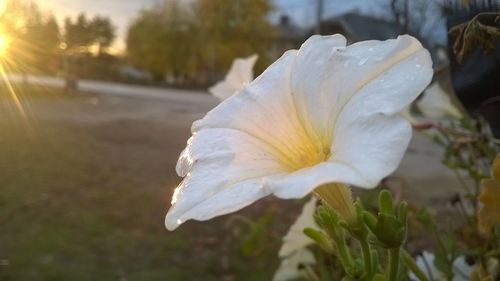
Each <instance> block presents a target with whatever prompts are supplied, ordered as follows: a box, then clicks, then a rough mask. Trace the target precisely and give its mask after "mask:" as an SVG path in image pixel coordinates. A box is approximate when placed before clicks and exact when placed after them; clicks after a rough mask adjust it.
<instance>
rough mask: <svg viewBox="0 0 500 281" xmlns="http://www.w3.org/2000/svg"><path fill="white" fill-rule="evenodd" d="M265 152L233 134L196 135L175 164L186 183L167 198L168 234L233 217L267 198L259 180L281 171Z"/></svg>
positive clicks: (219, 131)
mask: <svg viewBox="0 0 500 281" xmlns="http://www.w3.org/2000/svg"><path fill="white" fill-rule="evenodd" d="M267 149H268V148H267V144H265V143H262V142H261V141H260V140H258V139H255V138H253V137H251V136H248V135H246V134H245V133H242V132H240V131H237V130H232V129H209V130H202V131H200V132H198V133H196V134H195V135H194V136H193V137H192V138H191V139H190V141H189V144H188V147H187V148H186V149H185V150H184V151H183V153H182V155H181V158H180V160H179V163H178V167H177V170H178V172H179V173H180V175H182V176H185V178H184V180H183V181H182V183H181V184H180V185H179V187H177V189H176V190H175V193H174V196H173V197H172V204H173V205H172V207H171V208H170V210H169V212H168V214H167V217H166V219H165V224H166V226H167V228H168V229H170V230H172V229H175V228H176V227H177V226H178V225H179V224H181V223H183V222H185V221H186V220H188V219H196V220H207V219H210V218H213V217H215V216H218V215H222V214H226V213H230V212H234V211H236V210H238V209H240V208H243V207H245V206H247V205H249V204H250V203H252V202H254V201H256V200H258V199H260V198H262V197H264V196H266V195H269V194H270V191H269V190H266V189H264V188H263V187H262V179H261V178H262V177H264V176H268V175H271V174H279V173H282V167H281V165H280V164H279V162H277V161H276V159H274V156H273V155H272V154H270V153H269V152H268V151H267Z"/></svg>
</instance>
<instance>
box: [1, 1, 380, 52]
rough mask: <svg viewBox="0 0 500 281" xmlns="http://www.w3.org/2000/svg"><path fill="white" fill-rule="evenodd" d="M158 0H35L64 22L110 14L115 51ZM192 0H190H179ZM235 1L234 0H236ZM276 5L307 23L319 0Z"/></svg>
mask: <svg viewBox="0 0 500 281" xmlns="http://www.w3.org/2000/svg"><path fill="white" fill-rule="evenodd" d="M1 1H3V0H0V2H1ZM156 1H157V0H34V2H36V3H38V5H39V6H40V7H41V8H42V10H44V11H47V12H51V13H53V14H54V15H55V16H56V18H57V19H58V20H59V21H60V23H62V22H63V19H64V18H65V17H67V16H70V17H75V16H76V15H77V14H78V13H80V12H85V13H86V14H87V15H88V16H90V17H93V16H95V15H102V16H109V17H110V18H111V19H112V21H113V23H114V24H115V25H116V26H117V35H118V37H117V40H116V42H115V44H114V45H113V49H114V50H115V51H118V52H120V51H123V50H124V49H125V37H126V33H127V27H128V25H129V24H130V22H131V21H132V20H133V18H134V17H135V16H136V15H137V14H138V12H139V11H140V10H141V9H143V8H147V7H150V6H151V5H153V4H154V3H155V2H156ZM181 1H192V0H181ZM235 1H237V0H235ZM272 1H273V3H274V5H275V7H276V9H275V12H274V13H273V15H271V19H272V20H277V19H278V18H279V17H280V16H281V15H282V14H287V15H289V16H290V17H291V18H292V20H293V21H294V22H295V23H296V24H298V25H300V26H307V25H311V24H313V23H314V19H315V11H316V3H317V1H318V0H272ZM385 2H387V0H349V1H346V0H324V5H325V6H324V14H323V16H324V17H325V18H326V17H332V16H335V15H341V14H343V13H346V12H348V11H351V10H357V11H359V12H360V13H363V14H372V15H381V14H383V13H384V10H383V8H382V7H384V3H385Z"/></svg>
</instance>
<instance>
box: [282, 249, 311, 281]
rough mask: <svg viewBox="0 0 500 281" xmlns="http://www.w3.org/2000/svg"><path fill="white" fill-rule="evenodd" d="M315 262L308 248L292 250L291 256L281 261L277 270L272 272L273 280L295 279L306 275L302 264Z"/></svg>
mask: <svg viewBox="0 0 500 281" xmlns="http://www.w3.org/2000/svg"><path fill="white" fill-rule="evenodd" d="M314 263H316V259H315V258H314V255H313V253H312V252H311V251H310V250H308V249H302V250H300V251H297V252H294V253H293V254H292V255H291V256H289V257H287V258H285V259H283V260H282V261H281V264H280V266H279V267H278V270H276V272H275V273H274V276H273V281H287V280H296V279H298V278H300V277H307V275H306V274H305V273H306V272H305V270H304V269H303V267H304V266H307V265H309V264H314Z"/></svg>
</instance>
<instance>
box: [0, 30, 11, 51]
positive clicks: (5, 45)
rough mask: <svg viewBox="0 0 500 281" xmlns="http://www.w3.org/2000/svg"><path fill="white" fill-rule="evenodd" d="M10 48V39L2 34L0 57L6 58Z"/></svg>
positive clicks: (0, 38) (0, 37) (0, 36)
mask: <svg viewBox="0 0 500 281" xmlns="http://www.w3.org/2000/svg"><path fill="white" fill-rule="evenodd" d="M8 46H9V39H8V38H7V36H5V35H3V34H1V33H0V57H3V56H5V54H6V52H7V48H8Z"/></svg>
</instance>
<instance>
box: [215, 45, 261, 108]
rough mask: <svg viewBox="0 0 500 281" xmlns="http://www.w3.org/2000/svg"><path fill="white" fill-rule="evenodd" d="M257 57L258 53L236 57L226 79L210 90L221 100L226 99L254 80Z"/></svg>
mask: <svg viewBox="0 0 500 281" xmlns="http://www.w3.org/2000/svg"><path fill="white" fill-rule="evenodd" d="M257 58H258V56H257V55H251V56H249V57H247V58H237V59H235V60H234V61H233V63H232V64H231V68H230V69H229V72H228V73H227V75H226V77H225V78H224V80H222V81H220V82H219V83H217V84H215V85H214V86H212V87H211V88H210V89H208V91H209V92H210V93H211V94H212V95H214V96H216V97H218V98H219V99H220V100H225V99H227V98H229V97H230V96H232V95H233V94H235V93H237V92H239V91H240V90H241V89H243V87H245V86H246V85H247V84H248V83H250V82H252V80H253V66H254V64H255V62H256V61H257Z"/></svg>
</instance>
